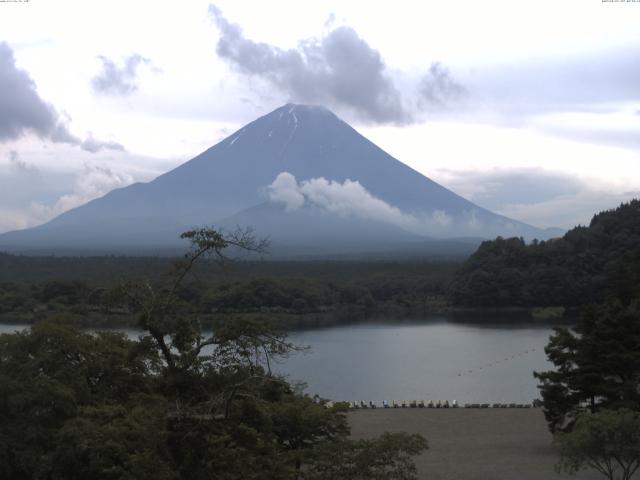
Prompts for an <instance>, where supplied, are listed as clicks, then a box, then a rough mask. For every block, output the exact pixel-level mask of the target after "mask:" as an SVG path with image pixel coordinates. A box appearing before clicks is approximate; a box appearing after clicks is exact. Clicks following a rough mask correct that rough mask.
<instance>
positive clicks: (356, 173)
mask: <svg viewBox="0 0 640 480" xmlns="http://www.w3.org/2000/svg"><path fill="white" fill-rule="evenodd" d="M200 225H213V226H214V227H218V228H223V229H232V228H235V227H237V226H240V227H253V228H254V230H255V233H256V235H258V236H261V237H262V236H269V237H270V238H271V241H272V246H273V248H274V249H275V250H276V251H278V252H281V253H282V252H286V251H290V252H294V251H295V252H296V253H299V254H305V253H309V254H314V253H321V254H330V253H334V254H335V253H340V252H356V251H360V252H366V251H371V252H373V251H382V250H385V251H392V250H402V249H409V250H412V251H413V250H415V249H416V248H418V249H419V248H420V245H427V244H429V243H430V242H436V243H438V244H442V242H443V240H444V239H452V238H458V239H464V238H474V239H479V238H493V237H495V236H497V235H502V236H522V237H525V238H539V239H545V238H549V237H551V236H556V235H557V234H558V232H557V231H555V230H542V229H538V228H535V227H533V226H531V225H527V224H525V223H522V222H519V221H517V220H513V219H510V218H507V217H504V216H501V215H497V214H495V213H492V212H490V211H488V210H486V209H484V208H482V207H480V206H478V205H475V204H474V203H472V202H470V201H468V200H466V199H464V198H462V197H461V196H459V195H456V194H455V193H453V192H452V191H450V190H448V189H446V188H445V187H443V186H441V185H439V184H437V183H436V182H434V181H432V180H430V179H429V178H427V177H425V176H424V175H422V174H420V173H419V172H417V171H415V170H413V169H412V168H410V167H408V166H406V165H405V164H403V163H401V162H400V161H398V160H396V159H395V158H393V157H391V156H390V155H389V154H387V153H386V152H384V151H383V150H382V149H380V148H378V147H377V146H376V145H374V144H373V143H372V142H370V141H369V140H367V139H366V138H365V137H363V136H362V135H360V134H359V133H358V132H357V131H356V130H354V129H353V128H352V127H351V126H349V125H348V124H347V123H345V122H344V121H343V120H341V119H340V118H338V117H337V116H336V115H335V114H333V113H332V112H331V111H329V110H327V109H325V108H323V107H317V106H307V105H293V104H287V105H285V106H283V107H280V108H278V109H276V110H274V111H273V112H271V113H269V114H267V115H265V116H263V117H260V118H258V119H257V120H255V121H253V122H251V123H249V124H248V125H246V126H245V127H243V128H241V129H240V130H238V131H236V132H235V133H233V134H232V135H230V136H229V137H227V138H226V139H224V140H222V141H221V142H219V143H218V144H216V145H215V146H213V147H211V148H209V149H208V150H206V151H205V152H203V153H201V154H200V155H198V156H196V157H195V158H193V159H192V160H190V161H188V162H186V163H184V164H182V165H180V166H179V167H177V168H175V169H173V170H171V171H169V172H167V173H165V174H163V175H160V176H159V177H157V178H156V179H154V180H153V181H151V182H149V183H135V184H132V185H130V186H128V187H125V188H120V189H117V190H113V191H111V192H110V193H108V194H107V195H105V196H103V197H101V198H98V199H96V200H93V201H90V202H88V203H86V204H84V205H82V206H80V207H77V208H75V209H73V210H70V211H68V212H65V213H63V214H61V215H59V216H58V217H56V218H54V219H53V220H51V221H49V222H48V223H45V224H43V225H40V226H37V227H34V228H29V229H26V230H20V231H14V232H8V233H5V234H3V235H0V249H3V250H7V251H11V252H22V253H56V252H62V251H66V252H102V253H114V252H121V253H126V252H133V251H135V252H138V253H139V252H144V251H149V252H151V251H155V252H157V251H159V250H162V249H176V248H181V247H184V244H182V243H181V241H180V240H179V238H178V237H179V234H180V233H181V232H183V231H185V230H187V229H189V228H192V227H194V226H200ZM458 241H460V240H458Z"/></svg>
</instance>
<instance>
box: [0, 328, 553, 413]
mask: <svg viewBox="0 0 640 480" xmlns="http://www.w3.org/2000/svg"><path fill="white" fill-rule="evenodd" d="M16 328H23V327H20V326H12V325H0V333H4V332H10V331H13V330H15V329H16ZM128 333H129V334H131V335H133V336H135V335H136V332H135V331H129V332H128ZM550 334H551V327H550V326H549V325H540V324H535V323H531V322H529V323H522V322H515V323H513V324H506V323H505V322H499V323H498V322H496V323H486V322H482V323H479V322H476V321H473V322H461V321H459V320H457V321H455V322H454V321H450V320H447V319H446V318H444V317H442V318H434V319H428V320H421V321H412V322H406V321H403V322H393V323H391V322H387V323H385V322H376V323H360V324H355V325H346V326H339V327H331V328H323V329H315V330H306V331H297V332H292V333H291V334H290V339H291V340H292V341H293V342H294V343H296V344H298V345H309V346H310V347H311V350H310V351H309V352H307V353H297V354H295V355H292V356H291V357H289V358H287V359H285V360H282V361H280V363H279V364H278V365H277V366H276V367H275V369H276V370H277V371H279V372H280V373H282V374H284V375H286V376H287V377H288V379H289V380H290V381H304V382H305V383H306V384H307V392H308V393H310V394H318V395H320V396H322V397H324V398H329V399H333V400H366V401H368V400H375V401H378V402H380V401H382V400H383V399H384V400H388V401H391V400H412V399H415V400H420V399H424V400H429V399H432V400H449V401H452V400H454V399H455V400H457V401H458V403H460V404H464V403H466V402H469V403H485V402H486V403H494V402H506V403H511V402H514V403H524V402H531V401H532V400H533V399H534V398H538V397H539V395H538V390H537V387H536V385H537V382H536V380H535V379H534V378H533V375H532V372H533V371H534V370H547V369H549V368H550V367H551V365H550V364H549V363H548V362H547V360H546V357H545V354H544V347H545V345H546V344H547V342H548V338H549V335H550Z"/></svg>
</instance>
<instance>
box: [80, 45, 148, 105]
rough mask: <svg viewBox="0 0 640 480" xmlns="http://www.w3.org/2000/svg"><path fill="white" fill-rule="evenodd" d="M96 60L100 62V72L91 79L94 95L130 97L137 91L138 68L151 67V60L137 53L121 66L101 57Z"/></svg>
mask: <svg viewBox="0 0 640 480" xmlns="http://www.w3.org/2000/svg"><path fill="white" fill-rule="evenodd" d="M98 59H99V60H100V61H101V62H102V71H101V72H100V73H99V74H98V75H96V76H95V77H93V78H92V79H91V86H92V87H93V90H94V91H95V92H96V93H100V94H104V95H123V96H126V95H131V94H132V93H134V92H135V91H136V90H138V68H139V67H140V66H141V65H151V60H149V59H148V58H145V57H143V56H141V55H139V54H137V53H134V54H133V55H130V56H128V57H127V58H125V59H124V60H123V62H122V64H121V65H117V64H116V63H115V62H114V61H113V60H111V59H109V58H107V57H104V56H102V55H100V56H98ZM154 70H155V71H157V69H154Z"/></svg>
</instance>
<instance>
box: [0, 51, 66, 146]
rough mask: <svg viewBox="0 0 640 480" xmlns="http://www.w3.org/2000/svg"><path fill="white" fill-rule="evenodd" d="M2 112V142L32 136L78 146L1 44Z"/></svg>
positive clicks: (0, 96) (0, 133) (28, 77)
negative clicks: (25, 135)
mask: <svg viewBox="0 0 640 480" xmlns="http://www.w3.org/2000/svg"><path fill="white" fill-rule="evenodd" d="M0 112H1V113H0V142H2V141H7V140H15V139H17V138H19V137H21V136H23V135H24V134H26V133H28V132H32V133H35V134H36V135H38V136H39V137H41V138H48V139H50V140H52V141H54V142H62V143H72V144H73V143H76V142H77V139H76V138H75V137H73V135H71V133H69V131H68V130H67V127H66V125H65V124H64V122H63V121H62V120H61V119H60V116H59V115H58V113H57V112H56V111H55V109H54V108H53V107H52V106H51V105H50V104H48V103H46V102H45V101H44V100H42V98H40V95H38V92H37V90H36V85H35V83H34V82H33V80H32V79H31V77H30V76H29V74H28V73H27V72H26V71H25V70H21V69H19V68H17V66H16V62H15V58H14V56H13V50H12V49H11V48H10V47H9V45H7V44H6V43H5V42H0Z"/></svg>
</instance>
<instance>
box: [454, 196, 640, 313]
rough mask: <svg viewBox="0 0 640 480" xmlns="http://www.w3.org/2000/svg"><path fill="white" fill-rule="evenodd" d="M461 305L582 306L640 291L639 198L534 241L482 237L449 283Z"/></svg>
mask: <svg viewBox="0 0 640 480" xmlns="http://www.w3.org/2000/svg"><path fill="white" fill-rule="evenodd" d="M449 294H450V297H451V299H452V301H453V303H454V304H455V305H458V306H492V307H494V306H495V307H503V306H523V307H531V306H550V305H564V306H578V305H584V304H588V303H599V302H601V301H603V300H605V299H607V298H611V297H615V298H619V299H620V300H622V301H623V302H628V301H629V300H630V299H631V298H633V297H637V296H639V295H640V200H632V201H631V202H630V203H623V204H622V205H620V206H619V207H618V208H616V209H614V210H609V211H605V212H601V213H598V214H597V215H595V216H594V217H593V219H592V220H591V223H590V224H589V226H588V227H584V226H579V227H576V228H574V229H572V230H570V231H569V232H567V233H566V234H565V235H564V237H562V238H557V239H552V240H548V241H545V242H533V243H531V244H529V245H527V244H525V242H524V241H523V240H522V239H521V238H509V239H503V238H500V237H498V238H497V239H496V240H493V241H487V242H483V243H482V244H481V245H480V247H479V248H478V250H477V251H476V252H475V253H474V254H473V255H471V257H469V258H468V259H467V261H466V262H465V263H464V264H463V266H462V267H461V268H460V270H458V272H457V273H456V275H455V277H454V280H453V281H452V283H451V285H450V288H449Z"/></svg>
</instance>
